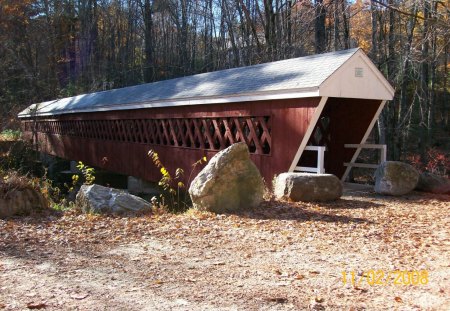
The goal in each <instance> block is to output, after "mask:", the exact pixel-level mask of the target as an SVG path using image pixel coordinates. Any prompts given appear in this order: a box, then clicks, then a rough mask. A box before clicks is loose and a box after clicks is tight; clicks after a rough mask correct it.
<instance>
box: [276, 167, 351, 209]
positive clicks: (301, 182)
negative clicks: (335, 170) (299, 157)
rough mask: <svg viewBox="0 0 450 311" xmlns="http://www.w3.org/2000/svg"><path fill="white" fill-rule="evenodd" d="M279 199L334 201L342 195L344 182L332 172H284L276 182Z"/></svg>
mask: <svg viewBox="0 0 450 311" xmlns="http://www.w3.org/2000/svg"><path fill="white" fill-rule="evenodd" d="M274 194H275V197H276V198H277V199H283V200H288V201H294V202H298V201H306V202H310V201H333V200H337V199H339V198H340V197H341V195H342V183H341V181H340V180H339V178H337V177H336V176H334V175H332V174H309V173H282V174H280V175H278V176H277V178H276V179H275V184H274Z"/></svg>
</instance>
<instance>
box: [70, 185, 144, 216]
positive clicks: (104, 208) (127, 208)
mask: <svg viewBox="0 0 450 311" xmlns="http://www.w3.org/2000/svg"><path fill="white" fill-rule="evenodd" d="M75 203H76V205H77V206H78V207H80V208H81V210H82V211H83V212H85V213H106V214H125V213H136V212H141V211H147V210H150V209H151V204H150V203H149V202H147V201H145V200H144V199H141V198H140V197H137V196H135V195H132V194H129V193H126V192H124V191H121V190H118V189H114V188H108V187H103V186H100V185H96V184H94V185H83V186H81V188H80V190H79V191H78V194H77V196H76V200H75Z"/></svg>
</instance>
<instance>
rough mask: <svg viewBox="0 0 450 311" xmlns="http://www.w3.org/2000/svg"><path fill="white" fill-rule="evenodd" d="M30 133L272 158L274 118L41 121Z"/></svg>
mask: <svg viewBox="0 0 450 311" xmlns="http://www.w3.org/2000/svg"><path fill="white" fill-rule="evenodd" d="M24 130H25V131H26V132H40V133H46V134H52V135H63V136H75V137H81V138H86V139H97V140H106V141H117V142H127V143H140V144H151V145H162V146H173V147H184V148H193V149H207V150H222V149H225V148H226V147H228V146H230V145H231V144H233V143H236V142H245V143H246V144H247V146H248V148H249V150H250V152H251V153H255V154H270V150H271V146H272V138H271V131H272V128H271V117H270V116H248V117H221V118H170V119H125V120H122V119H121V120H38V121H26V122H24Z"/></svg>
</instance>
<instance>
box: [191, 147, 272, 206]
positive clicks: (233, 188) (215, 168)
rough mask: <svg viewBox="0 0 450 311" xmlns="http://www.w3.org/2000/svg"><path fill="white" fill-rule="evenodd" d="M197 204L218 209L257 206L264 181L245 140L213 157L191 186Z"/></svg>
mask: <svg viewBox="0 0 450 311" xmlns="http://www.w3.org/2000/svg"><path fill="white" fill-rule="evenodd" d="M189 194H190V196H191V200H192V203H193V206H194V208H196V209H198V210H203V211H211V212H215V213H224V212H232V211H237V210H243V209H248V208H252V207H255V206H257V205H259V204H260V203H261V201H262V200H263V195H264V183H263V181H262V177H261V174H260V173H259V171H258V169H257V168H256V166H255V164H254V163H253V162H252V161H251V160H250V154H249V151H248V147H247V145H246V144H244V143H237V144H233V145H231V146H230V147H228V148H227V149H225V150H222V151H220V152H219V153H217V154H216V155H215V156H214V157H212V158H211V160H210V161H209V163H208V164H207V165H206V166H205V168H203V170H202V171H201V172H200V173H199V174H198V175H197V177H195V178H194V180H193V181H192V183H191V186H190V187H189Z"/></svg>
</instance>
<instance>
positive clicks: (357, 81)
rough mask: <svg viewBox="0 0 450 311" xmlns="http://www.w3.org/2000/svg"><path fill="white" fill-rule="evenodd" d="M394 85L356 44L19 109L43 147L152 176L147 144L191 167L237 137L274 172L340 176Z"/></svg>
mask: <svg viewBox="0 0 450 311" xmlns="http://www.w3.org/2000/svg"><path fill="white" fill-rule="evenodd" d="M393 94H394V90H393V88H392V87H391V86H390V85H389V83H388V82H387V81H386V79H385V78H384V77H383V75H382V74H381V73H380V71H379V70H378V69H377V68H376V66H374V64H373V63H372V62H371V61H370V59H369V58H368V57H367V56H366V55H365V54H364V52H363V51H362V50H360V49H351V50H345V51H339V52H332V53H326V54H320V55H313V56H306V57H300V58H294V59H288V60H282V61H277V62H272V63H265V64H259V65H254V66H248V67H241V68H234V69H227V70H222V71H216V72H209V73H203V74H198V75H194V76H188V77H182V78H178V79H172V80H166V81H160V82H155V83H149V84H142V85H136V86H131V87H126V88H121V89H115V90H109V91H103V92H97V93H91V94H85V95H79V96H74V97H69V98H63V99H58V100H53V101H48V102H44V103H40V104H34V105H32V106H30V107H28V108H27V109H26V110H24V111H22V112H21V113H20V114H19V118H21V120H22V125H23V130H24V133H25V137H27V138H28V139H34V140H37V143H38V144H39V146H40V149H41V150H42V151H43V152H46V153H49V154H52V155H56V156H59V157H62V158H66V159H72V160H81V161H83V162H85V163H87V164H90V165H93V166H97V167H101V168H104V169H107V170H111V171H115V172H118V173H123V174H127V175H132V176H136V177H140V178H143V179H146V180H150V181H156V180H159V178H160V174H159V172H158V170H157V169H156V168H155V167H154V165H153V163H152V161H151V159H150V158H149V157H148V155H147V153H148V151H149V150H150V149H154V150H155V151H156V152H158V153H159V155H160V158H161V160H162V162H163V163H164V164H165V165H166V166H167V167H168V168H170V169H171V170H172V169H175V168H178V167H180V168H183V169H184V170H185V171H186V172H189V171H190V168H191V166H192V164H193V163H194V162H196V161H197V160H198V159H200V158H202V157H203V156H206V157H208V158H211V157H212V156H213V155H214V154H215V153H216V152H217V151H219V150H221V149H224V148H226V147H228V146H230V144H233V143H235V142H240V141H241V142H245V143H246V144H247V145H248V147H249V150H250V152H251V158H252V160H253V162H254V163H255V164H256V165H257V167H258V168H259V169H260V171H261V173H262V175H263V176H264V178H265V179H266V180H267V181H270V180H271V179H272V178H273V175H274V174H279V173H282V172H287V171H295V170H303V171H317V172H323V171H325V172H327V173H332V174H335V175H337V176H338V177H340V178H342V177H345V174H346V166H345V165H344V163H347V162H350V161H351V160H352V158H354V156H355V155H356V153H357V152H358V149H355V148H353V149H351V148H350V149H349V148H345V146H344V145H346V144H362V143H364V142H365V140H366V138H367V136H368V135H369V133H370V131H371V129H372V127H373V125H374V123H375V121H376V120H377V118H378V115H379V114H380V112H381V110H382V109H383V106H384V104H385V101H386V100H391V99H392V98H393ZM320 146H322V147H323V148H320ZM347 147H348V146H347ZM321 150H322V151H324V156H323V158H322V156H321V152H320V151H321ZM316 151H319V152H318V153H316ZM317 158H319V159H317ZM317 161H318V162H319V163H317ZM318 164H319V165H318ZM347 166H348V165H347ZM316 167H318V168H317V169H316Z"/></svg>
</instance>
